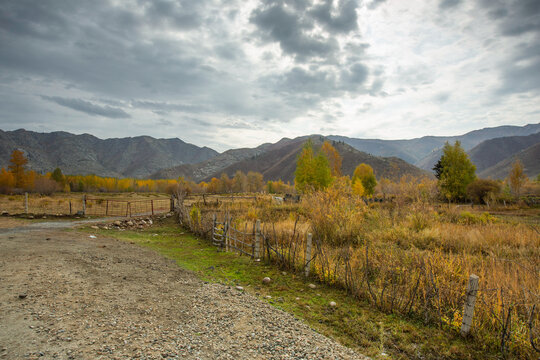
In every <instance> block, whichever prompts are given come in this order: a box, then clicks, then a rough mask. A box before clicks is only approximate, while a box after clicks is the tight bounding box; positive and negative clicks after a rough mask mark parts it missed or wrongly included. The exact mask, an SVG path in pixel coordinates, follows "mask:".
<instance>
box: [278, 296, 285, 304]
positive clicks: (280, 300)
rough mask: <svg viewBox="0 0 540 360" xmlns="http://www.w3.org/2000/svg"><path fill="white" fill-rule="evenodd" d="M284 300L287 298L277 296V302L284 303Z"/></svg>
mask: <svg viewBox="0 0 540 360" xmlns="http://www.w3.org/2000/svg"><path fill="white" fill-rule="evenodd" d="M284 301H285V300H283V298H282V297H278V298H277V302H280V303H282V302H284Z"/></svg>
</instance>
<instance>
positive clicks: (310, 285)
mask: <svg viewBox="0 0 540 360" xmlns="http://www.w3.org/2000/svg"><path fill="white" fill-rule="evenodd" d="M308 287H309V288H310V289H316V288H317V285H315V284H309V285H308Z"/></svg>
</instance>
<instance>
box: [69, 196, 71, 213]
mask: <svg viewBox="0 0 540 360" xmlns="http://www.w3.org/2000/svg"><path fill="white" fill-rule="evenodd" d="M69 215H71V200H69Z"/></svg>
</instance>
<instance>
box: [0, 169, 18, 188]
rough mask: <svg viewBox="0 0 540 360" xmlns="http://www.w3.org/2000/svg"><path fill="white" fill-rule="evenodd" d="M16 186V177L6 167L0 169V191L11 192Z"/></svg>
mask: <svg viewBox="0 0 540 360" xmlns="http://www.w3.org/2000/svg"><path fill="white" fill-rule="evenodd" d="M14 187H15V178H14V177H13V174H12V173H11V172H9V171H6V169H4V168H2V169H1V170H0V191H1V192H3V193H8V192H10V191H11V190H12V189H13V188H14Z"/></svg>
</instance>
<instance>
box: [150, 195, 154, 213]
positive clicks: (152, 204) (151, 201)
mask: <svg viewBox="0 0 540 360" xmlns="http://www.w3.org/2000/svg"><path fill="white" fill-rule="evenodd" d="M150 205H151V206H152V216H153V215H154V199H152V200H150Z"/></svg>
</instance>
